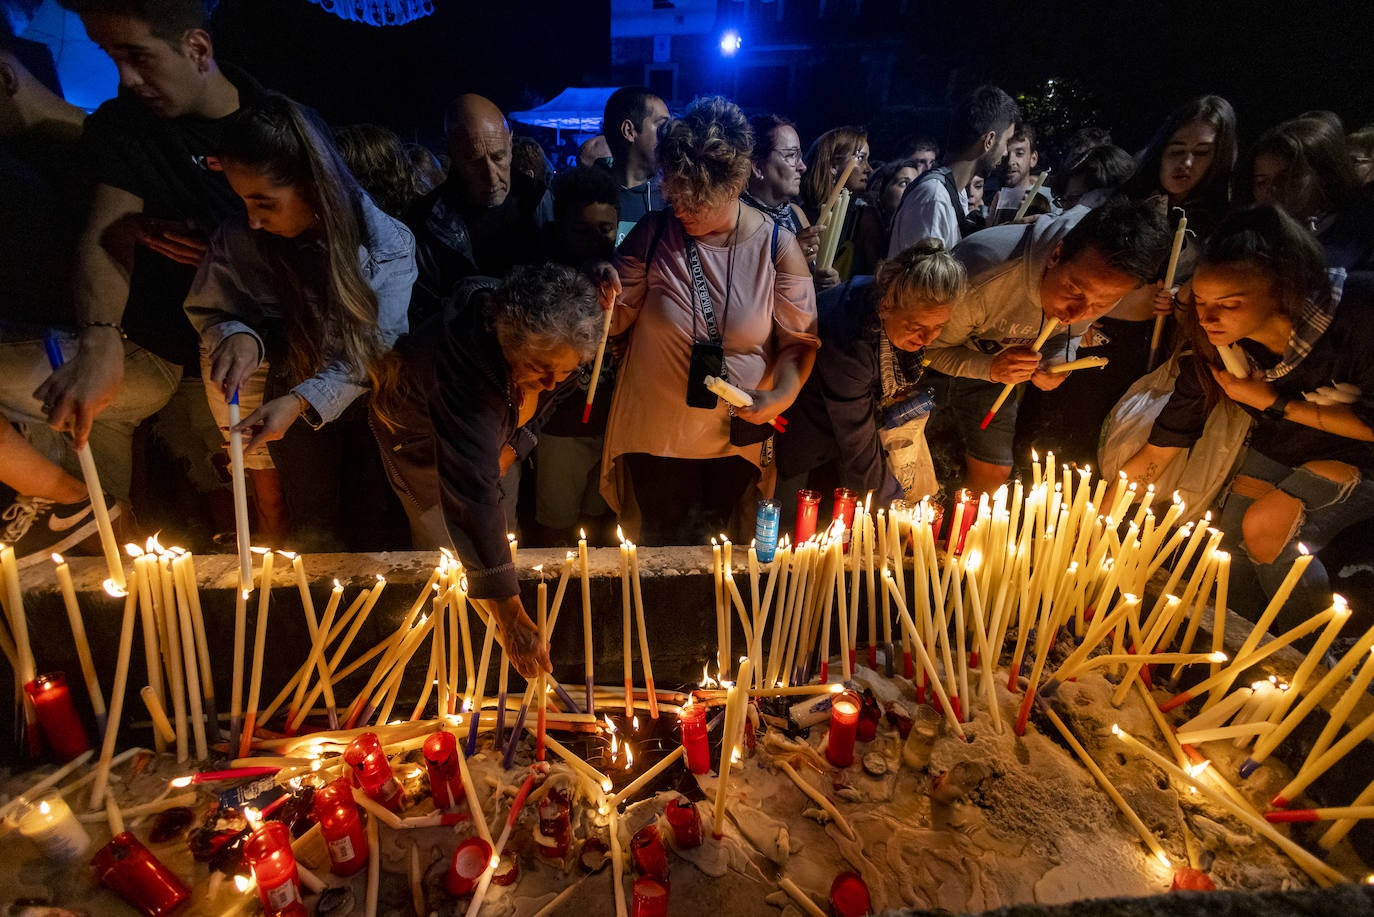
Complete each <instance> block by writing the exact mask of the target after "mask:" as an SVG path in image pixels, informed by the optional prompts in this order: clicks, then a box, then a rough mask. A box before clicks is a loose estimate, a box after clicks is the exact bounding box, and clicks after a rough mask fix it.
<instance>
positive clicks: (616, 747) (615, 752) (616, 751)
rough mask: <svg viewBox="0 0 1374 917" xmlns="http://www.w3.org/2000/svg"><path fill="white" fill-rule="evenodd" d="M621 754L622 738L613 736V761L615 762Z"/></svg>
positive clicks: (613, 734)
mask: <svg viewBox="0 0 1374 917" xmlns="http://www.w3.org/2000/svg"><path fill="white" fill-rule="evenodd" d="M619 754H620V737H619V736H617V735H616V734H615V733H612V734H611V760H612V761H614V760H615V759H616V757H617V756H618V755H619Z"/></svg>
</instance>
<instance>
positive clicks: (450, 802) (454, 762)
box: [425, 732, 463, 809]
mask: <svg viewBox="0 0 1374 917" xmlns="http://www.w3.org/2000/svg"><path fill="white" fill-rule="evenodd" d="M425 771H426V772H427V773H428V774H429V792H430V795H431V796H433V797H434V806H435V808H438V809H452V808H453V807H454V806H456V805H458V803H460V802H462V801H463V777H462V774H461V773H459V771H458V740H457V739H456V738H454V736H453V733H451V732H436V733H435V734H434V735H432V736H430V737H429V738H428V739H425Z"/></svg>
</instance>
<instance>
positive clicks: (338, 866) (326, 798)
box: [313, 733, 457, 876]
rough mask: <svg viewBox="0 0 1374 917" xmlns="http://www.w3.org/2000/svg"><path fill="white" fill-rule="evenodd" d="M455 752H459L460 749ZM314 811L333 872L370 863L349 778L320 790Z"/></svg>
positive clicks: (345, 871) (349, 871) (345, 872)
mask: <svg viewBox="0 0 1374 917" xmlns="http://www.w3.org/2000/svg"><path fill="white" fill-rule="evenodd" d="M435 734H436V735H449V733H435ZM450 738H452V736H451V735H450ZM454 753H455V754H457V752H456V750H455V752H454ZM313 811H314V815H315V821H317V822H319V824H320V833H321V834H322V835H323V836H324V841H325V846H326V848H327V849H328V851H329V864H330V867H329V868H330V872H332V873H334V875H336V876H351V875H353V874H354V873H356V872H357V871H358V870H360V869H362V868H363V867H364V866H366V865H367V860H368V850H367V835H366V834H365V833H364V831H363V823H362V819H361V818H360V817H359V815H358V804H357V803H355V802H354V801H353V792H352V789H351V788H350V787H349V782H348V778H347V777H340V778H338V779H337V780H334V781H332V782H330V783H328V784H326V785H324V786H323V787H321V788H320V789H318V790H316V791H315V799H314V803H313Z"/></svg>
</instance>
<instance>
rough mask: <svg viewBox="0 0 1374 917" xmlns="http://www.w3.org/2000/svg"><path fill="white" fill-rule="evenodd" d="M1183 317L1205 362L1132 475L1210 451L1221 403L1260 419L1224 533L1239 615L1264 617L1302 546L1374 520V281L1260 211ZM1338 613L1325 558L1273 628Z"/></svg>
mask: <svg viewBox="0 0 1374 917" xmlns="http://www.w3.org/2000/svg"><path fill="white" fill-rule="evenodd" d="M1179 314H1180V316H1181V318H1182V321H1183V326H1184V328H1185V330H1186V331H1187V332H1188V334H1189V337H1190V339H1191V341H1192V345H1193V351H1194V352H1193V355H1192V357H1191V358H1190V359H1189V360H1187V361H1186V365H1185V366H1184V367H1183V368H1182V370H1181V372H1180V374H1179V379H1178V383H1177V385H1176V387H1175V390H1174V394H1173V397H1172V398H1171V399H1170V401H1169V403H1168V404H1167V405H1166V406H1165V408H1164V410H1163V411H1162V412H1161V413H1160V415H1159V417H1158V418H1157V419H1156V421H1155V424H1154V428H1153V429H1152V430H1151V432H1150V438H1149V443H1148V444H1147V445H1146V446H1145V447H1144V448H1143V449H1142V450H1141V451H1140V452H1139V453H1137V454H1136V456H1135V457H1134V458H1132V459H1131V460H1130V461H1129V462H1127V463H1126V466H1125V471H1126V473H1127V475H1128V476H1129V477H1130V478H1131V479H1132V480H1135V481H1137V482H1138V484H1139V486H1140V487H1144V486H1145V484H1147V483H1149V482H1150V480H1151V479H1153V478H1154V477H1156V476H1157V475H1158V473H1159V472H1160V471H1161V470H1162V469H1163V468H1165V467H1166V466H1167V465H1168V463H1169V462H1170V461H1172V460H1174V459H1175V457H1176V456H1177V455H1178V454H1179V453H1181V452H1183V451H1185V450H1187V449H1188V448H1190V447H1191V446H1192V445H1193V443H1195V442H1196V441H1197V440H1198V438H1199V437H1200V436H1201V434H1202V429H1203V425H1204V424H1205V422H1206V418H1207V415H1208V414H1209V413H1210V410H1211V407H1212V405H1213V404H1215V403H1216V402H1217V400H1218V399H1221V398H1229V399H1230V400H1232V401H1234V402H1235V403H1237V404H1239V405H1240V406H1241V407H1242V408H1244V409H1245V410H1246V412H1247V413H1249V414H1250V415H1251V416H1253V417H1254V418H1255V420H1256V423H1255V428H1254V431H1253V433H1252V434H1251V440H1250V448H1249V452H1248V454H1247V455H1246V456H1245V458H1244V460H1243V462H1242V464H1241V467H1240V470H1239V472H1238V473H1237V475H1236V478H1235V480H1234V481H1233V482H1232V485H1231V492H1230V494H1229V495H1228V497H1227V498H1226V502H1225V504H1224V506H1223V509H1222V516H1221V522H1220V526H1221V529H1222V530H1223V531H1224V532H1225V533H1226V538H1225V541H1224V542H1223V547H1224V548H1225V549H1226V550H1228V551H1230V552H1231V554H1232V567H1231V582H1230V601H1229V604H1230V605H1231V606H1232V607H1233V608H1234V609H1235V610H1236V611H1237V612H1239V613H1241V614H1243V615H1246V616H1248V617H1250V618H1252V619H1253V618H1255V617H1256V616H1258V615H1259V614H1260V612H1261V611H1262V610H1263V609H1264V607H1265V605H1266V604H1267V603H1268V599H1269V597H1270V596H1272V595H1273V594H1274V593H1275V591H1276V590H1277V589H1278V587H1279V584H1280V583H1281V582H1282V580H1283V579H1284V577H1285V575H1286V574H1287V573H1288V569H1289V567H1290V566H1291V565H1292V562H1293V560H1294V559H1295V558H1296V557H1297V556H1298V555H1299V553H1300V552H1299V544H1302V545H1303V546H1305V547H1306V548H1307V549H1308V550H1310V551H1314V552H1315V551H1317V550H1318V549H1320V548H1321V547H1323V546H1324V545H1326V544H1327V543H1328V542H1329V541H1330V540H1331V539H1332V538H1333V537H1334V536H1336V535H1337V534H1338V533H1340V532H1341V531H1342V530H1343V529H1346V528H1348V527H1349V526H1351V525H1353V524H1355V523H1357V522H1360V521H1361V520H1364V519H1368V518H1369V517H1371V516H1374V481H1371V480H1370V478H1369V475H1370V473H1371V472H1374V283H1372V282H1370V278H1369V277H1368V275H1362V274H1355V275H1351V276H1349V277H1347V276H1346V275H1345V272H1344V271H1342V270H1339V269H1336V270H1332V271H1330V272H1328V271H1327V269H1326V262H1325V259H1324V257H1323V255H1322V251H1321V248H1320V246H1319V244H1318V243H1317V241H1316V239H1315V238H1314V237H1313V236H1312V235H1311V233H1310V232H1308V231H1307V230H1305V229H1304V228H1303V227H1302V226H1301V225H1300V224H1299V223H1297V222H1296V221H1295V220H1293V219H1292V218H1291V217H1289V216H1288V215H1287V214H1285V213H1284V212H1283V211H1282V210H1280V209H1279V208H1278V207H1276V206H1273V205H1262V206H1255V207H1250V208H1246V209H1245V210H1242V211H1239V212H1237V213H1235V214H1233V215H1232V216H1230V217H1228V218H1227V219H1226V220H1225V221H1223V222H1222V224H1221V225H1220V226H1219V227H1218V228H1217V230H1216V232H1215V233H1214V234H1213V236H1212V238H1211V239H1210V240H1209V241H1208V243H1207V245H1206V247H1205V248H1204V249H1203V251H1202V254H1201V255H1200V259H1199V262H1198V266H1197V269H1196V272H1195V273H1194V275H1193V280H1192V283H1191V285H1190V288H1185V290H1184V291H1183V293H1181V294H1180V296H1179ZM1226 345H1239V347H1240V348H1241V349H1242V350H1243V352H1244V354H1245V358H1246V359H1247V360H1248V362H1249V366H1250V369H1251V374H1250V376H1249V378H1246V379H1238V378H1236V377H1235V376H1233V375H1231V374H1230V373H1228V372H1226V371H1225V370H1224V369H1222V368H1221V361H1220V359H1219V358H1218V357H1217V348H1218V347H1222V346H1226ZM1330 604H1331V590H1330V585H1329V583H1328V581H1327V576H1326V571H1325V569H1324V568H1323V567H1322V564H1321V562H1320V560H1315V559H1314V560H1313V562H1312V563H1311V565H1310V566H1309V567H1308V568H1307V571H1306V573H1305V574H1304V575H1303V577H1302V579H1301V581H1300V582H1299V584H1298V586H1297V588H1296V589H1295V590H1294V591H1293V593H1292V597H1291V598H1290V600H1289V601H1288V603H1287V604H1286V606H1285V608H1284V610H1283V612H1281V613H1280V614H1279V616H1278V618H1277V619H1276V620H1275V622H1274V630H1275V632H1279V631H1283V630H1287V629H1289V628H1291V627H1292V626H1294V625H1295V624H1297V623H1300V622H1301V621H1302V620H1304V619H1305V618H1306V617H1308V616H1310V615H1311V614H1314V613H1316V612H1318V611H1320V610H1321V609H1323V608H1326V607H1328V606H1329V605H1330Z"/></svg>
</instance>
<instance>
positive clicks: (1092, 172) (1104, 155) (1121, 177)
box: [1056, 144, 1135, 191]
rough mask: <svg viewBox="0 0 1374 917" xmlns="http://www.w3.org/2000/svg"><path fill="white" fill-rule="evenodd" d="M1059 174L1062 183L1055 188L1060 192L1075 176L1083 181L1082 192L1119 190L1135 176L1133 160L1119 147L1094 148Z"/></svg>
mask: <svg viewBox="0 0 1374 917" xmlns="http://www.w3.org/2000/svg"><path fill="white" fill-rule="evenodd" d="M1061 174H1063V176H1064V179H1063V182H1061V183H1060V184H1059V185H1057V186H1056V187H1059V188H1060V190H1061V191H1062V190H1063V188H1062V186H1063V185H1066V184H1067V183H1068V180H1069V179H1070V178H1073V177H1075V176H1077V177H1079V178H1082V179H1083V190H1084V191H1096V190H1097V189H1099V188H1120V187H1121V186H1122V185H1124V184H1125V183H1126V180H1127V179H1129V178H1130V177H1131V176H1132V175H1133V174H1135V158H1134V157H1133V156H1131V154H1130V153H1127V152H1126V151H1125V150H1123V149H1122V148H1121V147H1119V146H1112V145H1111V144H1107V145H1105V146H1095V147H1093V148H1092V149H1090V150H1088V152H1086V153H1084V154H1083V156H1082V158H1081V159H1079V160H1078V162H1075V163H1073V164H1071V165H1070V166H1069V170H1068V171H1067V172H1064V173H1061Z"/></svg>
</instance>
